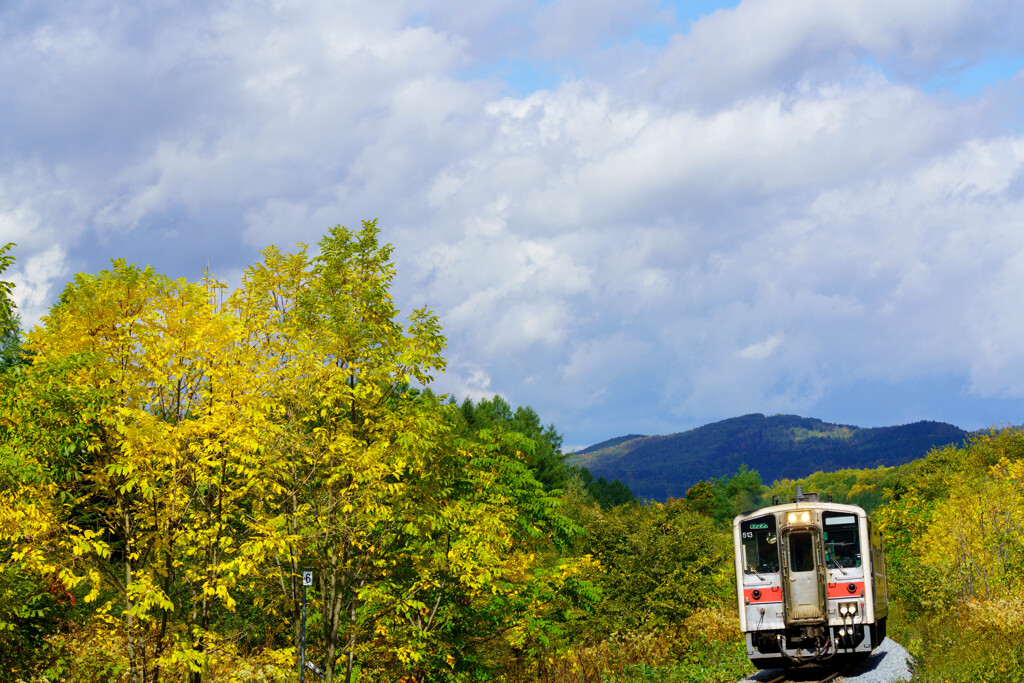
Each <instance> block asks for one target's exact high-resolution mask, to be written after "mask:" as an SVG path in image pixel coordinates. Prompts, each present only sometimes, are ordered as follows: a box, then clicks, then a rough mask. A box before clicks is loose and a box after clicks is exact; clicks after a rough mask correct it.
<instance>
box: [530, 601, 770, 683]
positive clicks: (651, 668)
mask: <svg viewBox="0 0 1024 683" xmlns="http://www.w3.org/2000/svg"><path fill="white" fill-rule="evenodd" d="M752 671H753V667H752V666H751V665H750V662H749V661H748V660H747V656H746V647H745V645H744V644H743V641H742V639H741V638H740V634H739V630H738V625H737V622H736V618H735V615H734V614H733V613H732V611H731V610H722V609H714V610H701V611H699V612H696V613H695V614H693V615H691V616H690V617H689V618H687V619H686V620H684V621H682V622H681V623H679V624H676V625H672V626H661V627H654V628H650V629H644V630H639V631H636V630H633V631H626V632H616V633H613V634H611V635H610V636H608V637H607V638H605V639H603V640H601V641H599V642H597V643H595V644H593V645H590V646H585V647H581V648H577V649H573V650H569V651H567V652H565V653H562V654H561V655H560V656H559V657H557V658H555V657H552V658H551V659H550V661H542V662H540V663H539V666H538V668H537V670H536V671H535V672H533V677H532V678H531V680H541V681H558V682H560V683H563V682H564V683H570V682H571V683H576V682H580V683H582V682H584V681H597V680H600V681H607V682H617V681H622V682H625V681H664V682H666V683H675V682H678V683H684V682H685V683H704V682H715V683H726V682H728V683H731V682H732V681H735V680H737V679H739V678H742V677H743V676H745V675H747V674H749V673H751V672H752Z"/></svg>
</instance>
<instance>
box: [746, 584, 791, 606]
mask: <svg viewBox="0 0 1024 683" xmlns="http://www.w3.org/2000/svg"><path fill="white" fill-rule="evenodd" d="M755 591H757V597H754V592H755ZM743 597H744V598H745V599H746V601H747V603H748V604H749V603H754V602H756V603H765V602H782V589H781V588H779V587H778V586H765V587H764V588H745V589H744V590H743Z"/></svg>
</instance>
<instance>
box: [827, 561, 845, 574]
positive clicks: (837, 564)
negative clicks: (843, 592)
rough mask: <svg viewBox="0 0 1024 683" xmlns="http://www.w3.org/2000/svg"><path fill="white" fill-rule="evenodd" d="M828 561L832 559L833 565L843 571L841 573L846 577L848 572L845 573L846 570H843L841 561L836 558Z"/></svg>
mask: <svg viewBox="0 0 1024 683" xmlns="http://www.w3.org/2000/svg"><path fill="white" fill-rule="evenodd" d="M828 559H831V560H832V564H834V565H835V566H836V569H838V570H839V571H841V572H842V573H843V576H846V571H845V570H844V569H843V568H842V566H841V565H840V564H839V560H837V559H836V558H834V557H831V558H828Z"/></svg>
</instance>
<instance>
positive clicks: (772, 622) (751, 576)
mask: <svg viewBox="0 0 1024 683" xmlns="http://www.w3.org/2000/svg"><path fill="white" fill-rule="evenodd" d="M732 529H733V545H734V551H735V556H736V588H737V598H738V603H739V605H738V606H739V616H740V630H742V631H743V633H744V635H745V636H746V639H747V656H748V657H749V658H750V660H751V661H752V662H753V663H754V665H755V666H757V667H759V668H777V667H784V666H790V665H793V664H795V663H801V662H806V661H822V660H826V659H829V658H831V657H834V656H836V655H840V656H867V655H868V654H869V653H870V652H871V651H872V650H873V649H874V648H876V647H878V645H879V644H880V643H881V642H882V640H884V639H885V621H886V617H887V616H888V613H889V612H888V586H887V584H886V578H885V557H884V554H883V552H882V537H881V534H880V533H879V532H878V530H877V529H876V528H874V526H873V525H872V523H871V520H870V519H869V518H868V516H867V514H866V513H865V512H864V510H863V509H861V508H859V507H857V506H856V505H840V504H838V503H831V502H824V501H820V500H818V494H816V493H810V494H806V495H804V494H802V493H801V491H800V489H799V487H798V488H797V497H796V498H795V499H794V500H793V502H792V503H788V504H785V505H774V506H772V507H768V508H763V509H761V510H757V511H755V512H750V513H747V514H743V515H740V516H738V517H737V518H736V519H735V520H733V523H732Z"/></svg>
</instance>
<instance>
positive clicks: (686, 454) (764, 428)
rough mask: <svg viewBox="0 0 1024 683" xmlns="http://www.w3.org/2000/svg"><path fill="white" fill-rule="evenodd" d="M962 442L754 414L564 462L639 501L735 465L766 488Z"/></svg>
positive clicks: (928, 431) (936, 434)
mask: <svg viewBox="0 0 1024 683" xmlns="http://www.w3.org/2000/svg"><path fill="white" fill-rule="evenodd" d="M967 436H968V432H966V431H964V430H962V429H960V428H959V427H956V426H954V425H950V424H946V423H944V422H933V421H920V422H914V423H912V424H906V425H897V426H893V427H874V428H861V427H854V426H849V425H837V424H831V423H827V422H824V421H822V420H819V419H816V418H808V417H800V416H797V415H772V416H770V417H766V416H765V415H762V414H760V413H755V414H751V415H743V416H741V417H734V418H730V419H727V420H722V421H720V422H714V423H712V424H708V425H705V426H703V427H698V428H696V429H691V430H689V431H686V432H679V433H676V434H668V435H659V436H639V435H629V436H626V437H618V438H615V439H609V440H607V441H604V442H601V443H599V444H595V445H594V446H591V447H589V448H586V449H584V450H582V451H580V452H578V453H575V454H574V455H573V456H572V457H571V458H570V462H572V464H574V465H582V466H584V467H586V468H587V469H589V470H590V471H591V472H593V474H594V476H595V477H605V478H606V479H620V480H622V482H623V483H625V484H626V485H627V486H628V487H629V488H630V490H631V491H632V492H633V494H634V495H635V496H637V497H638V498H651V499H654V500H665V499H667V498H669V497H682V496H683V495H685V493H686V490H687V489H688V488H690V487H691V486H693V485H694V484H695V483H697V482H699V481H704V480H708V479H713V478H716V477H722V476H727V475H730V474H732V473H733V472H735V471H736V470H737V469H738V468H739V466H740V465H746V466H747V467H748V468H750V469H753V470H757V471H758V472H759V473H760V474H761V478H762V480H763V481H765V482H772V481H774V480H776V479H782V478H794V479H795V478H799V477H803V476H806V475H808V474H810V473H812V472H815V471H819V470H821V471H826V472H828V471H832V470H838V469H843V468H874V467H878V466H879V465H885V466H892V465H901V464H903V463H907V462H910V461H911V460H913V459H915V458H920V457H922V456H923V455H925V454H926V453H927V452H928V451H929V450H931V449H932V448H934V447H936V446H944V445H946V444H950V443H957V444H958V443H960V442H962V441H963V440H964V439H965V438H966V437H967Z"/></svg>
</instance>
